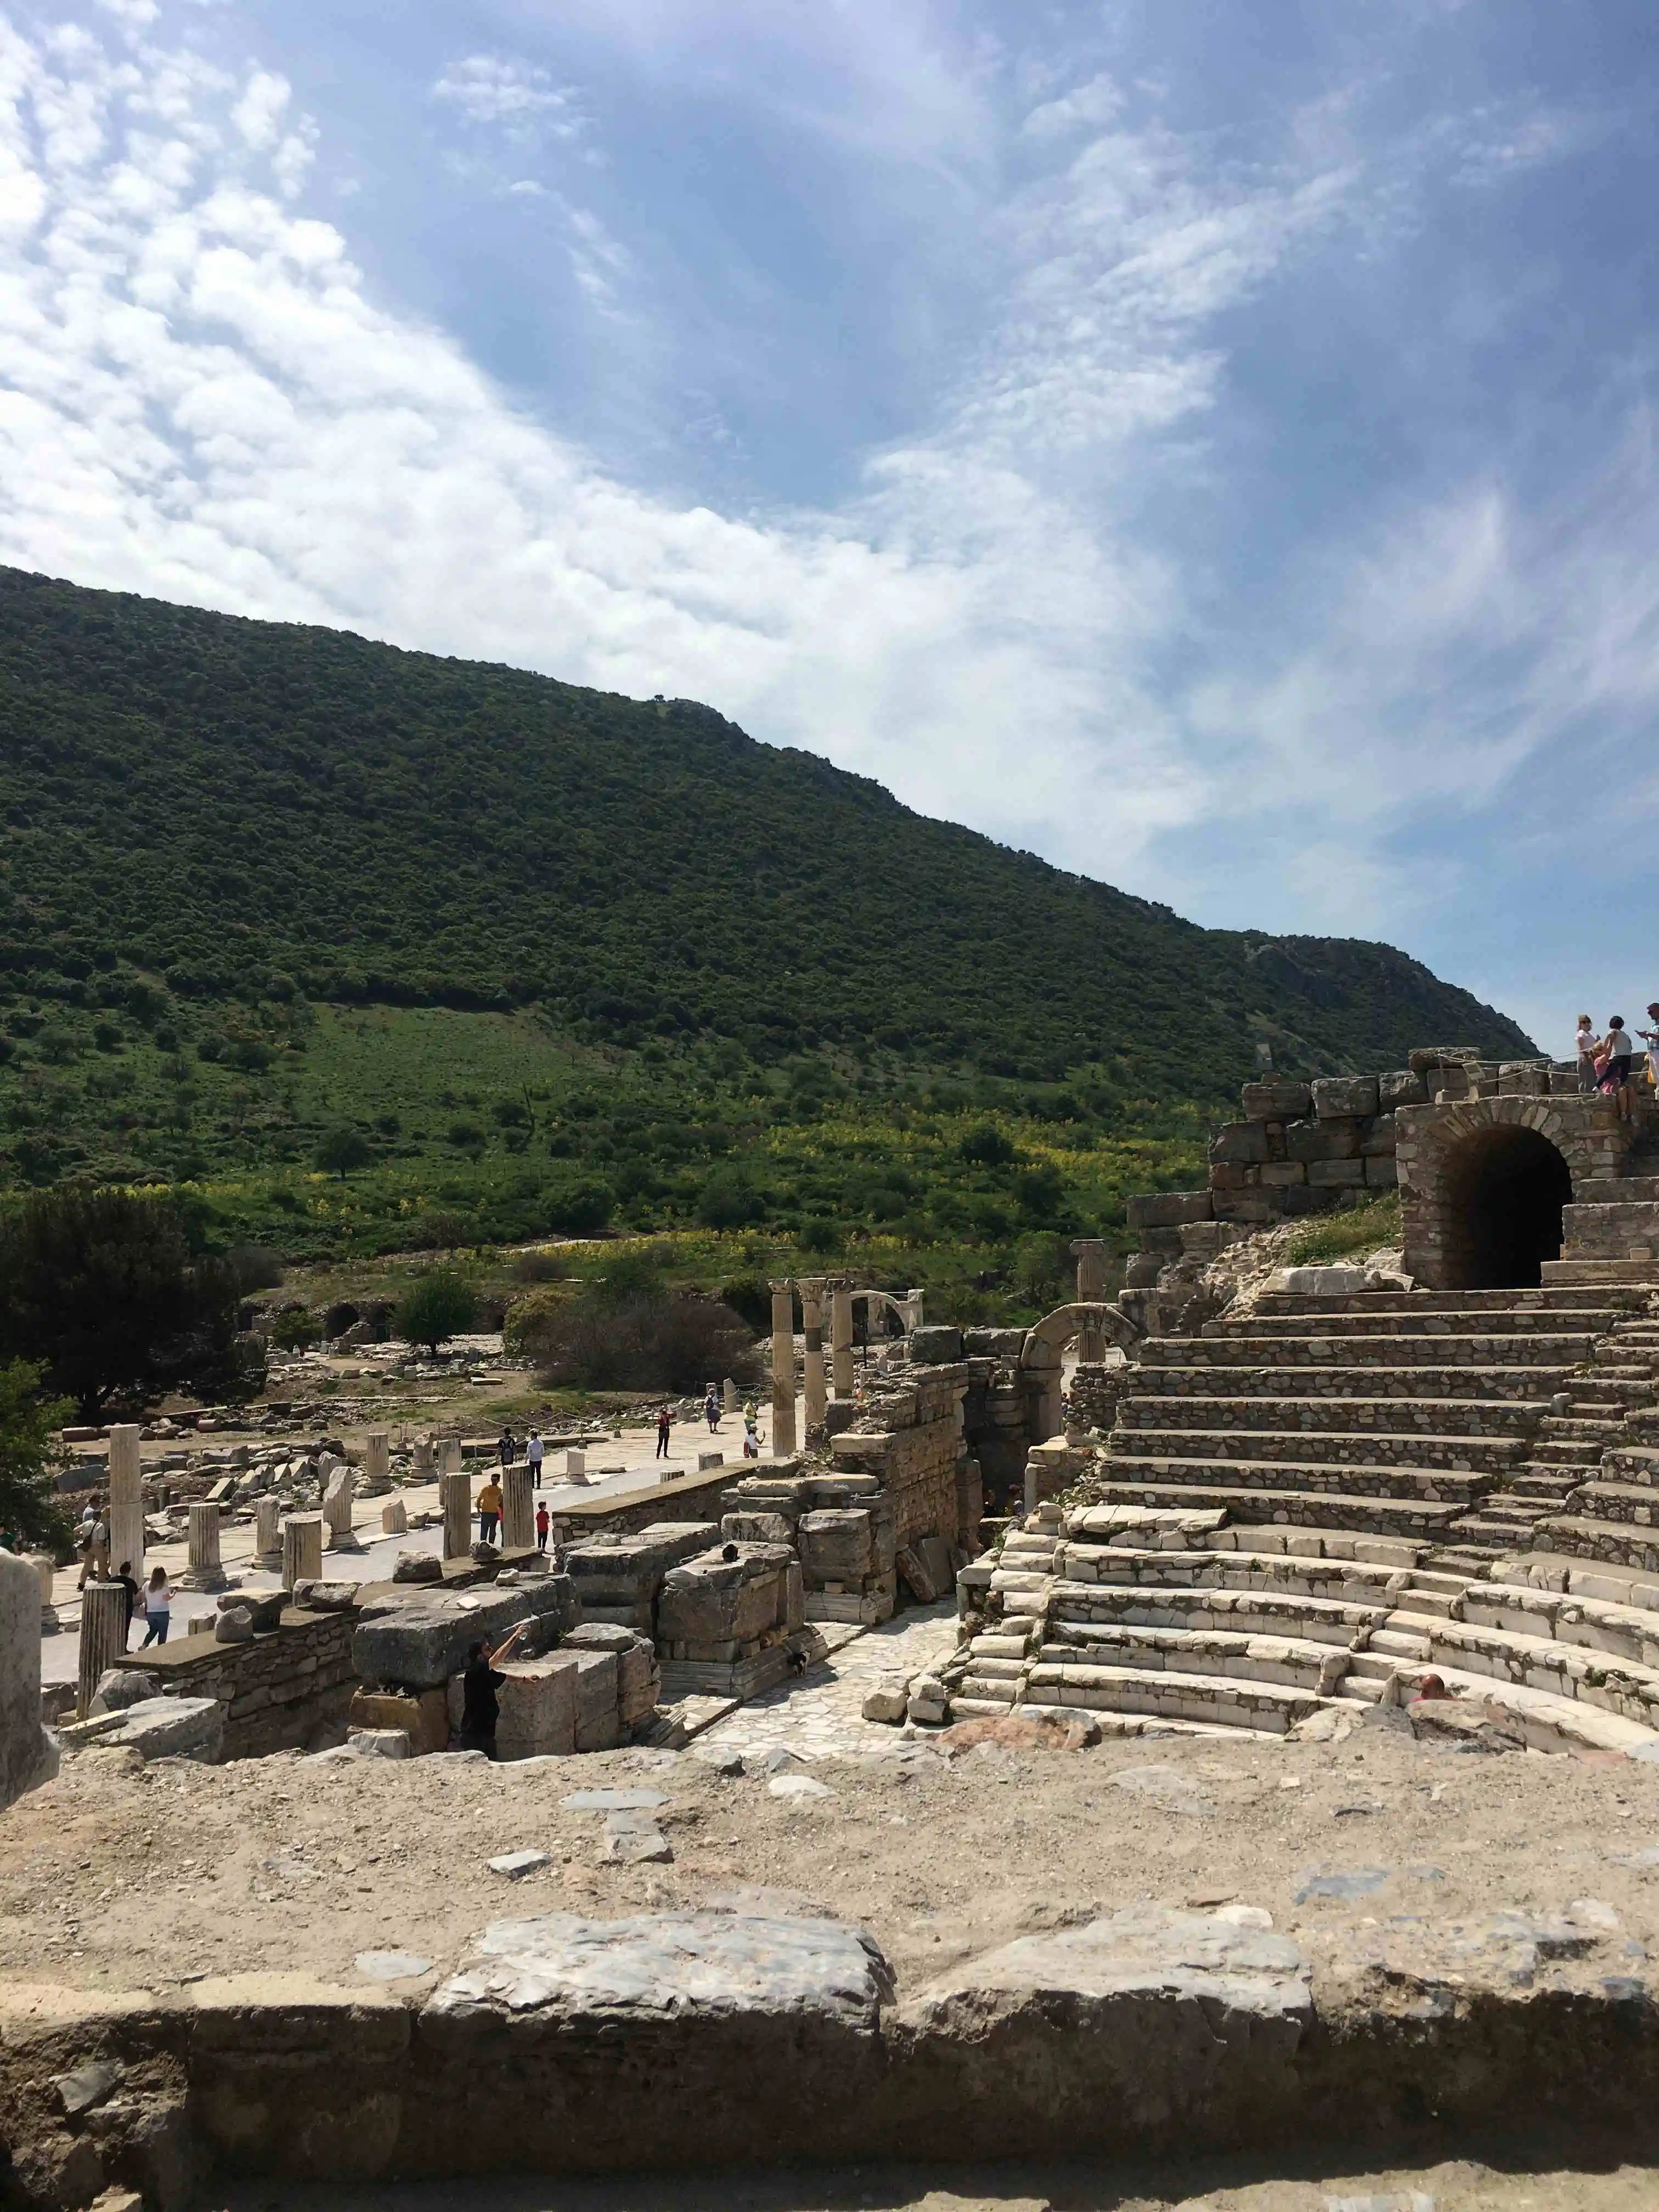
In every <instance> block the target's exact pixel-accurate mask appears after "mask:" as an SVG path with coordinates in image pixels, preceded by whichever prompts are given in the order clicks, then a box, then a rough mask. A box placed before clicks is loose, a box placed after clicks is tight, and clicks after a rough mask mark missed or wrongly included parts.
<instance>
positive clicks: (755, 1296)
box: [703, 1275, 772, 1382]
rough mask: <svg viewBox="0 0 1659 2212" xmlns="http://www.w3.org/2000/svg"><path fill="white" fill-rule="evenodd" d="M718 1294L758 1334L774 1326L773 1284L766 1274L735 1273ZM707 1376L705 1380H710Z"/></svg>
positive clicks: (721, 1286)
mask: <svg viewBox="0 0 1659 2212" xmlns="http://www.w3.org/2000/svg"><path fill="white" fill-rule="evenodd" d="M717 1295H718V1296H719V1297H720V1303H721V1304H723V1305H728V1306H730V1307H731V1309H732V1312H733V1313H734V1314H736V1315H738V1317H739V1318H740V1319H741V1320H742V1321H744V1322H746V1323H747V1325H748V1326H749V1328H750V1329H751V1330H752V1331H753V1332H754V1334H756V1335H757V1336H759V1335H761V1334H763V1333H764V1332H765V1331H766V1330H768V1329H769V1328H771V1326H772V1286H771V1285H770V1284H769V1282H768V1281H767V1279H766V1278H765V1276H764V1275H733V1276H732V1279H731V1280H730V1281H729V1282H726V1283H722V1284H721V1285H720V1290H719V1292H718V1293H717ZM703 1380H704V1381H705V1382H707V1381H708V1376H704V1377H703Z"/></svg>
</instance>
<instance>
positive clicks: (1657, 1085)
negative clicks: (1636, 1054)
mask: <svg viewBox="0 0 1659 2212" xmlns="http://www.w3.org/2000/svg"><path fill="white" fill-rule="evenodd" d="M1648 1019H1649V1020H1650V1022H1651V1023H1652V1024H1653V1027H1652V1028H1651V1029H1650V1030H1637V1032H1636V1034H1637V1036H1639V1037H1640V1038H1641V1040H1642V1042H1643V1043H1644V1045H1646V1047H1647V1048H1648V1081H1649V1082H1650V1084H1651V1085H1653V1087H1654V1089H1655V1090H1656V1091H1659V1006H1650V1007H1649V1008H1648Z"/></svg>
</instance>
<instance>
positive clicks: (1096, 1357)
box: [1072, 1237, 1106, 1364]
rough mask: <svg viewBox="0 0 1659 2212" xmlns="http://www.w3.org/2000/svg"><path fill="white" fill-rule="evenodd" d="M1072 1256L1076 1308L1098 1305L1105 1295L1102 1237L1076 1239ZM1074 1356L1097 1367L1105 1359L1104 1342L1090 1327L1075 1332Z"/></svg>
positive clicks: (1104, 1246)
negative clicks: (1074, 1271) (1075, 1264)
mask: <svg viewBox="0 0 1659 2212" xmlns="http://www.w3.org/2000/svg"><path fill="white" fill-rule="evenodd" d="M1072 1257H1073V1259H1074V1260H1075V1261H1077V1302H1078V1304H1079V1305H1080V1306H1095V1305H1098V1304H1100V1303H1101V1301H1102V1300H1103V1298H1104V1297H1105V1296H1106V1240H1105V1238H1104V1237H1078V1238H1077V1239H1076V1240H1075V1242H1074V1243H1073V1246H1072ZM1077 1356H1078V1358H1079V1360H1087V1361H1089V1362H1090V1363H1091V1364H1098V1362H1099V1361H1101V1360H1103V1358H1105V1357H1106V1340H1105V1338H1104V1337H1103V1335H1102V1334H1101V1332H1100V1330H1099V1329H1097V1328H1095V1327H1094V1326H1093V1325H1092V1324H1091V1325H1089V1326H1088V1327H1086V1328H1081V1329H1079V1331H1078V1339H1077Z"/></svg>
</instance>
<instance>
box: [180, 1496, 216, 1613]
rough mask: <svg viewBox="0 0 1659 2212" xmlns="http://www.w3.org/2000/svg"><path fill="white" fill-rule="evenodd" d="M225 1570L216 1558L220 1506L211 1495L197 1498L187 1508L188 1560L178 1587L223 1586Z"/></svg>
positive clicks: (210, 1588) (205, 1587)
mask: <svg viewBox="0 0 1659 2212" xmlns="http://www.w3.org/2000/svg"><path fill="white" fill-rule="evenodd" d="M225 1586H226V1583H225V1571H224V1568H223V1566H222V1564H221V1563H220V1559H219V1508H218V1506H217V1504H216V1503H215V1501H214V1500H213V1499H212V1498H197V1500H196V1502H195V1504H193V1505H192V1506H191V1509H190V1564H189V1565H187V1566H186V1567H185V1571H184V1572H183V1574H181V1575H180V1576H179V1589H197V1590H218V1589H224V1588H225Z"/></svg>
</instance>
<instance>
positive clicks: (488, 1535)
mask: <svg viewBox="0 0 1659 2212" xmlns="http://www.w3.org/2000/svg"><path fill="white" fill-rule="evenodd" d="M538 1441H539V1439H538ZM504 1464H506V1465H508V1466H510V1465H511V1464H512V1462H510V1461H507V1462H504ZM538 1471H539V1462H538ZM475 1504H476V1506H477V1515H478V1541H479V1542H480V1543H481V1544H498V1543H500V1541H501V1525H502V1516H503V1514H504V1513H505V1512H506V1510H507V1501H506V1499H505V1498H504V1497H503V1496H502V1494H501V1485H500V1483H499V1482H497V1481H496V1480H495V1476H494V1475H493V1474H492V1475H490V1476H489V1477H488V1478H487V1480H485V1482H484V1485H483V1488H482V1489H481V1490H480V1491H479V1492H478V1495H477V1499H476V1500H475ZM552 1527H553V1519H552V1516H551V1515H550V1513H549V1511H548V1510H547V1500H546V1499H545V1498H538V1499H537V1500H536V1549H537V1550H538V1552H544V1551H545V1550H546V1549H547V1539H548V1535H549V1534H550V1531H551V1529H552Z"/></svg>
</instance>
